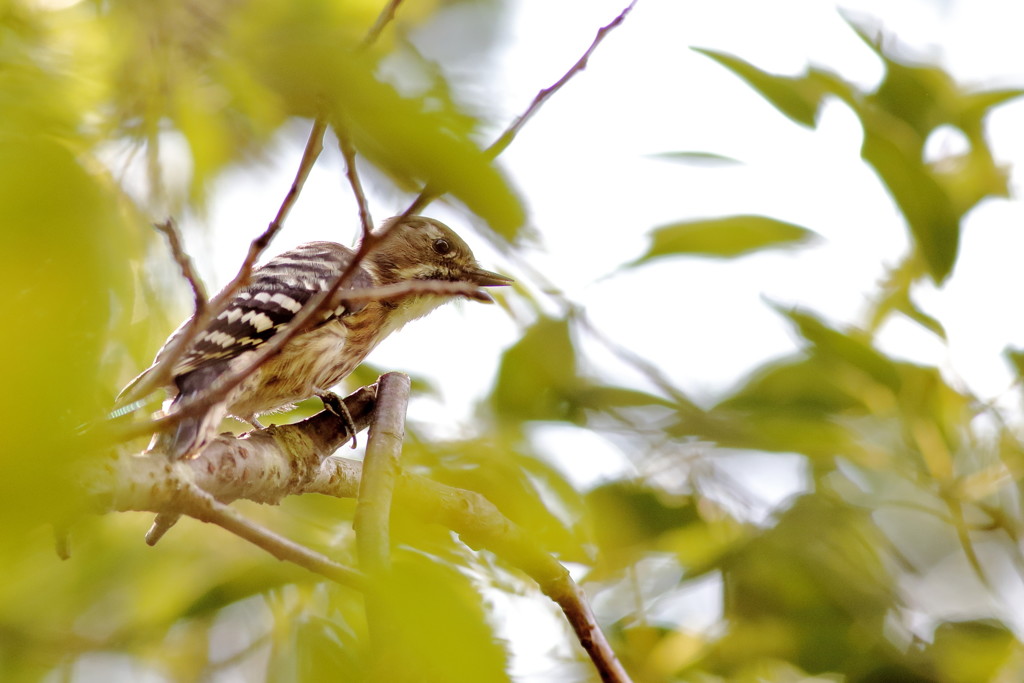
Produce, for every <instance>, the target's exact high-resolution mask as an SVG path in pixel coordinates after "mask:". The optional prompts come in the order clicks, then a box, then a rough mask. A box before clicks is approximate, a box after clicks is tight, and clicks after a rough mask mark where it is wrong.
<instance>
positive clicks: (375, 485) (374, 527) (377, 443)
mask: <svg viewBox="0 0 1024 683" xmlns="http://www.w3.org/2000/svg"><path fill="white" fill-rule="evenodd" d="M409 387H410V382H409V376H408V375H404V374H402V373H397V372H389V373H387V374H386V375H382V376H381V377H380V379H378V380H377V407H376V409H375V410H374V411H373V420H372V421H371V422H370V435H369V440H368V441H367V443H366V456H365V457H364V458H363V475H362V478H361V480H360V482H361V483H360V485H359V498H358V502H357V504H356V513H355V519H354V520H353V524H352V526H353V528H354V529H355V532H356V548H357V550H358V552H359V565H360V567H362V569H363V571H365V572H366V573H368V574H376V573H381V572H386V571H387V570H388V569H389V568H390V566H391V558H390V552H391V550H390V545H391V543H390V529H389V520H390V517H391V499H392V497H393V494H394V489H395V478H396V476H397V475H398V472H399V468H400V459H401V455H402V441H403V440H404V439H405V411H406V406H407V404H408V403H409Z"/></svg>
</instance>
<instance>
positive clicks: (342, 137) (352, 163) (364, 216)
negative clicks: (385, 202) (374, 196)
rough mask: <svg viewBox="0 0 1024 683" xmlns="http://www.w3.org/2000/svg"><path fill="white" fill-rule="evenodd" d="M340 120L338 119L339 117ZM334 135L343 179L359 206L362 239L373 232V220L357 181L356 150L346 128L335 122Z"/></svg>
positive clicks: (364, 194)
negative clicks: (343, 167) (343, 171)
mask: <svg viewBox="0 0 1024 683" xmlns="http://www.w3.org/2000/svg"><path fill="white" fill-rule="evenodd" d="M339 118H340V117H339ZM334 133H335V134H336V135H337V136H338V148H339V149H340V150H341V155H342V156H343V157H344V158H345V177H346V178H348V184H349V185H350V186H351V187H352V194H353V195H355V198H356V204H357V205H358V206H359V223H360V225H361V226H362V239H364V240H365V239H366V236H367V235H369V234H370V233H371V232H373V218H372V217H371V216H370V204H369V202H368V201H366V193H365V192H363V183H362V182H361V181H360V180H359V170H358V169H357V168H356V148H355V147H353V146H352V140H351V139H350V138H349V135H348V128H347V127H346V126H345V125H343V124H342V123H340V121H336V122H335V124H334Z"/></svg>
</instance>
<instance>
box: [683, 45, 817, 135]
mask: <svg viewBox="0 0 1024 683" xmlns="http://www.w3.org/2000/svg"><path fill="white" fill-rule="evenodd" d="M692 49H693V50H695V51H696V52H699V53H701V54H702V55H705V56H707V57H710V58H711V59H713V60H715V61H716V62H718V63H719V64H721V65H722V66H724V67H725V68H726V69H729V71H732V72H733V73H734V74H736V75H737V76H739V77H740V78H742V79H743V80H744V81H746V82H747V83H748V84H749V85H750V86H751V87H752V88H754V90H756V91H757V92H759V93H760V94H761V96H762V97H764V98H765V99H766V100H768V101H769V102H771V104H772V105H773V106H774V107H775V108H776V109H778V110H779V111H780V112H782V113H783V114H785V115H786V116H787V117H789V118H791V119H793V120H794V121H796V122H797V123H799V124H801V125H804V126H807V127H808V128H814V127H815V125H816V124H817V119H818V109H819V107H820V106H821V100H822V97H823V96H824V91H823V90H822V88H821V87H820V85H819V82H818V81H817V80H816V79H813V78H809V77H807V76H799V77H791V76H777V75H774V74H770V73H768V72H767V71H763V70H761V69H759V68H757V67H756V66H754V65H753V64H751V63H750V62H747V61H744V60H742V59H740V58H739V57H736V56H734V55H730V54H727V53H725V52H719V51H717V50H709V49H706V48H697V47H695V48H692Z"/></svg>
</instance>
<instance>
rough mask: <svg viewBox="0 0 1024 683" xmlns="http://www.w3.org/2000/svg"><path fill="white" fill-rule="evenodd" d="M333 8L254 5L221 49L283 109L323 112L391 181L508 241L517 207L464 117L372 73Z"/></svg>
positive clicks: (518, 220) (518, 219)
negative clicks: (441, 197)
mask: <svg viewBox="0 0 1024 683" xmlns="http://www.w3.org/2000/svg"><path fill="white" fill-rule="evenodd" d="M334 14H335V11H334V10H332V9H331V8H330V6H328V5H321V4H317V3H277V4H273V5H270V6H269V11H268V7H263V6H260V8H259V10H252V11H249V12H247V13H245V14H244V15H241V16H240V17H239V20H238V21H236V23H235V24H234V25H233V27H232V29H233V30H232V34H231V37H230V47H229V49H230V51H231V54H233V55H235V56H236V57H237V58H240V59H242V60H243V61H244V62H245V63H246V64H247V65H248V68H249V69H250V70H251V73H252V74H254V75H255V78H256V79H258V80H259V81H260V82H262V83H263V84H264V85H265V87H266V88H267V92H266V94H267V96H269V97H273V98H275V99H277V100H278V101H280V102H281V106H282V108H283V109H284V110H285V111H287V112H288V113H289V114H291V115H297V116H305V117H312V116H316V115H319V114H326V115H327V116H328V118H329V120H330V121H331V122H332V123H333V124H334V125H335V126H336V127H338V128H339V129H340V130H343V131H346V132H347V133H348V134H349V135H350V136H351V138H352V141H353V143H354V144H355V147H356V148H357V149H358V150H359V152H360V153H361V154H363V155H365V156H366V157H367V158H368V159H369V160H370V161H372V162H373V163H374V164H376V165H377V166H379V167H380V168H381V169H382V170H383V171H385V172H386V173H387V174H388V175H389V176H391V177H392V178H393V179H394V180H396V182H398V183H399V184H400V185H401V186H403V187H405V188H407V189H408V188H411V187H414V186H415V185H416V184H419V183H427V184H429V185H430V187H431V189H432V190H433V191H435V192H438V193H443V192H447V193H450V194H451V195H452V196H454V197H455V198H456V199H458V200H459V201H461V202H463V203H464V204H465V205H466V206H467V207H468V208H469V209H470V210H471V211H473V212H474V213H476V214H477V215H479V216H480V217H481V218H483V219H484V220H485V221H487V224H488V225H489V226H491V227H492V228H493V229H494V230H495V231H496V232H497V233H498V234H500V235H501V236H503V237H504V238H506V239H510V240H511V239H513V238H514V237H515V236H516V235H517V233H518V229H519V228H520V227H521V226H522V224H523V222H524V220H525V213H524V210H523V207H522V205H521V203H520V201H519V198H518V197H517V196H516V194H515V192H514V191H513V190H512V189H511V187H510V185H509V182H508V180H507V178H506V177H505V176H504V174H502V173H501V172H500V171H499V170H498V168H497V166H496V165H495V164H494V163H493V162H492V161H491V160H490V159H489V158H488V157H487V155H486V154H484V152H483V150H481V149H480V148H479V146H478V145H477V144H475V143H474V142H473V140H472V134H473V133H474V131H473V130H472V128H471V124H472V122H473V119H472V117H469V116H466V115H458V116H456V115H453V111H452V110H451V109H449V110H447V111H446V110H444V109H439V108H438V107H436V106H434V105H433V104H432V103H431V101H430V98H428V97H423V96H403V95H401V94H400V93H399V91H398V89H397V88H396V87H395V86H393V85H391V84H389V83H386V82H384V81H382V80H381V79H380V78H379V76H378V73H379V71H380V65H379V64H378V63H376V62H375V61H374V60H373V59H371V58H369V57H368V56H367V55H356V54H354V52H353V51H352V50H351V49H345V48H344V46H345V44H346V43H347V42H350V41H351V38H346V30H345V28H344V26H343V25H341V24H340V23H338V20H337V17H335V16H333V15H334ZM332 22H333V23H332Z"/></svg>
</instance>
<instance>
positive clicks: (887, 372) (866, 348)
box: [777, 308, 900, 391]
mask: <svg viewBox="0 0 1024 683" xmlns="http://www.w3.org/2000/svg"><path fill="white" fill-rule="evenodd" d="M777 310H779V312H780V313H782V315H784V316H785V317H786V318H788V319H789V320H790V321H791V322H792V323H793V324H794V325H795V326H796V328H797V331H798V332H799V333H800V336H801V337H803V338H804V339H806V340H807V341H809V342H810V343H811V344H812V345H813V347H814V351H815V353H817V354H819V355H821V357H822V358H824V359H827V360H840V361H843V362H845V363H848V364H850V365H852V366H854V367H856V368H858V369H860V370H861V371H863V372H865V373H867V374H868V375H869V376H871V377H872V378H874V379H875V381H877V382H879V383H880V384H883V385H885V386H886V387H888V388H890V389H892V390H893V391H898V389H899V387H900V374H899V372H898V370H897V367H896V364H895V363H894V362H893V361H892V360H891V359H889V358H888V357H887V356H885V355H884V354H883V353H882V352H881V351H878V350H877V349H875V348H874V347H873V346H872V345H871V344H870V343H869V342H868V341H866V340H864V339H863V338H861V337H859V336H857V335H856V334H855V333H846V332H840V331H839V330H836V329H834V328H832V327H829V326H828V325H826V324H825V323H824V322H822V321H821V319H819V318H817V317H816V316H814V315H812V314H811V313H809V312H807V311H801V310H798V309H795V308H794V309H791V310H783V309H780V308H777Z"/></svg>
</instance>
